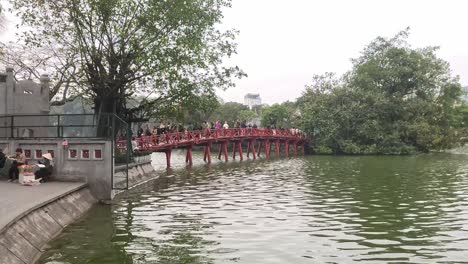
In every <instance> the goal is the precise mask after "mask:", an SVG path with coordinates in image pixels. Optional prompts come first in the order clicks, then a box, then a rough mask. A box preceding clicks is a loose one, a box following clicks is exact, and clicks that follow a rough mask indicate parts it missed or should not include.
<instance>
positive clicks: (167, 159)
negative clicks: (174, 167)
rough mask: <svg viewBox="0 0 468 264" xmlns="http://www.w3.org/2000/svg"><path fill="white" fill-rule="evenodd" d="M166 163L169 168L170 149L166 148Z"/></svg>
mask: <svg viewBox="0 0 468 264" xmlns="http://www.w3.org/2000/svg"><path fill="white" fill-rule="evenodd" d="M165 152H166V163H167V168H168V169H169V168H170V167H171V153H172V149H167V150H166V151H165Z"/></svg>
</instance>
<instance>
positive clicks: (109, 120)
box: [94, 96, 119, 138]
mask: <svg viewBox="0 0 468 264" xmlns="http://www.w3.org/2000/svg"><path fill="white" fill-rule="evenodd" d="M117 104H118V98H117V97H112V96H97V97H96V98H95V99H94V114H95V115H96V119H97V129H96V136H97V137H105V138H112V137H114V138H115V136H116V135H117V131H118V130H119V127H118V123H117V122H115V120H114V121H113V119H114V116H113V114H118V113H117V109H118V107H117Z"/></svg>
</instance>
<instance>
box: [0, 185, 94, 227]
mask: <svg viewBox="0 0 468 264" xmlns="http://www.w3.org/2000/svg"><path fill="white" fill-rule="evenodd" d="M85 185H86V184H85V183H78V182H47V183H44V184H41V185H38V186H22V185H20V184H18V183H10V182H7V181H5V180H0V233H1V232H2V231H3V229H4V228H5V227H6V226H7V225H9V224H10V223H11V222H12V221H14V220H17V219H19V218H21V217H23V216H24V215H26V214H27V213H29V212H31V211H32V210H34V209H36V208H38V207H41V206H43V205H45V204H47V203H49V202H51V201H53V200H55V199H57V198H58V197H62V196H64V195H66V194H68V193H70V192H73V191H75V190H78V189H80V188H82V187H83V186H85Z"/></svg>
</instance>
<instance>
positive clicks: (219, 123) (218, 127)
mask: <svg viewBox="0 0 468 264" xmlns="http://www.w3.org/2000/svg"><path fill="white" fill-rule="evenodd" d="M221 128H222V126H221V122H220V121H219V120H216V124H215V129H216V130H219V129H221Z"/></svg>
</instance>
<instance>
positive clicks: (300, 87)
mask: <svg viewBox="0 0 468 264" xmlns="http://www.w3.org/2000/svg"><path fill="white" fill-rule="evenodd" d="M0 2H3V3H4V0H0ZM467 11H468V1H466V0H391V1H390V0H386V1H379V0H321V1H318V0H233V6H232V8H230V9H228V10H226V12H225V19H224V26H225V27H227V28H236V29H238V30H240V35H239V37H238V38H237V43H238V45H239V46H238V54H237V55H236V56H235V57H234V58H233V59H232V60H231V61H230V62H231V63H234V64H236V65H238V66H240V67H241V68H242V69H243V70H244V71H245V72H246V73H247V74H248V75H249V76H248V78H244V79H242V80H240V81H237V87H235V88H231V89H229V90H227V91H225V92H220V95H221V97H222V98H223V99H224V100H225V101H237V102H243V97H244V95H245V94H246V93H259V94H260V96H261V98H262V100H263V102H264V103H268V104H272V103H279V102H283V101H287V100H294V99H295V98H297V97H298V96H300V95H301V93H302V92H303V91H304V85H306V84H308V83H310V81H311V79H312V76H313V75H314V74H322V73H324V72H336V73H338V74H342V73H344V72H345V71H347V70H349V69H350V68H351V63H350V58H355V57H357V56H359V52H360V51H361V50H362V49H363V48H364V46H365V45H367V44H369V42H370V41H372V40H373V39H374V38H376V37H377V36H384V37H392V36H394V35H395V34H396V33H397V32H399V31H401V30H403V29H405V28H406V27H408V26H409V27H410V28H411V35H410V39H409V41H410V43H411V44H412V45H413V46H414V47H424V46H440V47H441V49H440V51H439V52H438V55H439V56H440V57H441V58H443V59H445V60H447V61H448V62H449V63H450V65H451V68H452V72H453V74H454V75H459V76H460V80H461V83H462V85H468V33H467V26H468V21H467V13H468V12H467ZM0 37H1V38H2V39H5V38H7V37H8V38H11V34H3V35H1V36H0Z"/></svg>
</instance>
